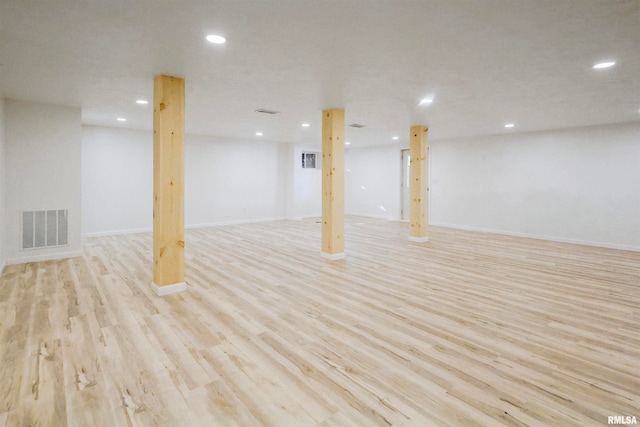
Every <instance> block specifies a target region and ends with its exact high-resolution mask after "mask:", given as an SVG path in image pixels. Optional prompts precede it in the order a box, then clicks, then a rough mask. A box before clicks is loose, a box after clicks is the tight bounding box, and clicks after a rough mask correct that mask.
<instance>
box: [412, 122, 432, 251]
mask: <svg viewBox="0 0 640 427" xmlns="http://www.w3.org/2000/svg"><path fill="white" fill-rule="evenodd" d="M428 131H429V129H428V128H427V127H425V126H412V127H411V137H410V143H409V144H410V146H409V148H410V151H411V162H410V166H409V181H410V183H409V194H410V197H411V207H410V210H409V240H411V241H413V242H426V241H427V240H429V237H428V236H427V223H428V217H427V216H428V215H427V194H428V191H429V182H428V174H427V166H428V163H427V156H428V153H429V146H428V144H427V132H428Z"/></svg>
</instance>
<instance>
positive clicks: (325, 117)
mask: <svg viewBox="0 0 640 427" xmlns="http://www.w3.org/2000/svg"><path fill="white" fill-rule="evenodd" d="M322 257H323V258H326V259H329V260H337V259H342V258H344V257H345V255H344V110H341V109H337V108H334V109H331V110H325V111H323V112H322Z"/></svg>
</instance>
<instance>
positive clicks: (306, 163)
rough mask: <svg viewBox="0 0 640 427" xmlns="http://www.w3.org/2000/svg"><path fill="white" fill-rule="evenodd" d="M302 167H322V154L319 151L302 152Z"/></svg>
mask: <svg viewBox="0 0 640 427" xmlns="http://www.w3.org/2000/svg"><path fill="white" fill-rule="evenodd" d="M302 169H322V156H321V155H320V153H309V152H303V153H302Z"/></svg>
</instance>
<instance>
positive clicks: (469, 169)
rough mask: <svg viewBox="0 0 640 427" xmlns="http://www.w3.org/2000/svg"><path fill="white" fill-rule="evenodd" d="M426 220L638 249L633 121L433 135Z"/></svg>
mask: <svg viewBox="0 0 640 427" xmlns="http://www.w3.org/2000/svg"><path fill="white" fill-rule="evenodd" d="M430 145H431V152H430V155H431V170H430V187H431V194H430V202H431V211H430V213H431V221H430V222H431V223H432V224H438V225H446V226H452V227H460V228H468V229H477V230H486V231H492V232H499V233H507V234H515V235H523V236H530V237H540V238H545V239H551V240H560V241H569V242H576V243H586V244H593V245H600V246H610V247H617V248H627V249H640V125H639V124H625V125H611V126H599V127H589V128H580V129H571V130H562V131H555V132H539V133H530V134H513V135H504V136H489V137H477V138H469V139H461V140H449V141H434V142H432V143H431V144H430Z"/></svg>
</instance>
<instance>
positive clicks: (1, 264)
mask: <svg viewBox="0 0 640 427" xmlns="http://www.w3.org/2000/svg"><path fill="white" fill-rule="evenodd" d="M6 266H7V261H6V260H2V262H0V276H2V273H3V272H4V268H5V267H6Z"/></svg>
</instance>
